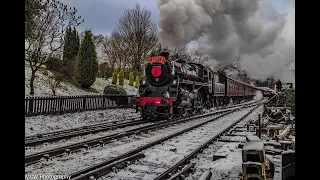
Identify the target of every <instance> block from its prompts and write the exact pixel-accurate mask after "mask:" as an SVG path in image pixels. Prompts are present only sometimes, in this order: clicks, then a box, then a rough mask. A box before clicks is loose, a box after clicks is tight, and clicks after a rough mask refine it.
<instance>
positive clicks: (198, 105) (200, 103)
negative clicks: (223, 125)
mask: <svg viewBox="0 0 320 180" xmlns="http://www.w3.org/2000/svg"><path fill="white" fill-rule="evenodd" d="M196 112H198V113H202V112H203V101H202V96H201V94H200V93H198V96H197V101H196Z"/></svg>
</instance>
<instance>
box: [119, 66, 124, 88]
mask: <svg viewBox="0 0 320 180" xmlns="http://www.w3.org/2000/svg"><path fill="white" fill-rule="evenodd" d="M119 85H120V86H123V85H124V71H123V69H121V70H120V73H119Z"/></svg>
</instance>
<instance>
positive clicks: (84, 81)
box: [78, 30, 98, 88]
mask: <svg viewBox="0 0 320 180" xmlns="http://www.w3.org/2000/svg"><path fill="white" fill-rule="evenodd" d="M78 68H79V77H80V81H79V82H80V84H81V85H82V87H84V88H88V87H90V86H91V85H92V84H93V83H94V82H95V80H96V77H97V73H98V60H97V52H96V49H95V46H94V43H93V40H92V33H91V31H90V30H86V31H85V35H84V38H83V41H82V43H81V45H80V50H79V54H78Z"/></svg>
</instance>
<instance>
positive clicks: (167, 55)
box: [160, 51, 170, 61]
mask: <svg viewBox="0 0 320 180" xmlns="http://www.w3.org/2000/svg"><path fill="white" fill-rule="evenodd" d="M169 54H170V53H169V52H167V51H162V52H161V53H160V55H161V56H163V57H164V58H165V59H166V60H167V61H168V60H169Z"/></svg>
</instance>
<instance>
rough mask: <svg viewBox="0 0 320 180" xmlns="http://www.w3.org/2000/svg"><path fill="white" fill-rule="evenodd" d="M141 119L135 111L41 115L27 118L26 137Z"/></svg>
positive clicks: (118, 110) (114, 110) (115, 110)
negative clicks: (104, 123)
mask: <svg viewBox="0 0 320 180" xmlns="http://www.w3.org/2000/svg"><path fill="white" fill-rule="evenodd" d="M135 117H140V114H139V113H136V111H135V109H124V108H123V109H106V110H97V111H84V112H79V113H68V114H63V115H57V116H56V115H54V116H53V115H47V116H46V115H40V116H32V117H25V135H26V136H30V135H35V134H41V133H47V132H52V131H58V130H65V129H70V128H76V127H80V126H85V125H91V124H96V123H102V122H113V121H123V120H125V119H129V118H135Z"/></svg>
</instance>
